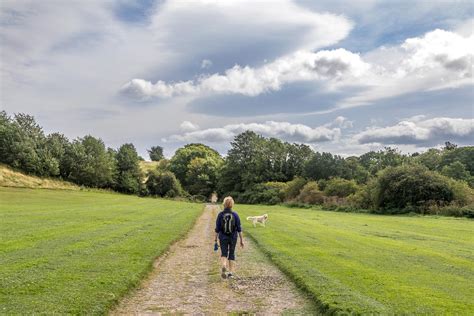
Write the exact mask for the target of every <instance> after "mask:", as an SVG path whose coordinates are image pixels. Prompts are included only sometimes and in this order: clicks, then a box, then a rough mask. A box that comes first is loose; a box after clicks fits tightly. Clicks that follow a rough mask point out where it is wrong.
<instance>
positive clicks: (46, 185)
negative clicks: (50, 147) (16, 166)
mask: <svg viewBox="0 0 474 316" xmlns="http://www.w3.org/2000/svg"><path fill="white" fill-rule="evenodd" d="M0 187H17V188H33V189H34V188H38V189H61V190H79V189H80V187H79V186H77V185H75V184H73V183H70V182H66V181H61V180H55V179H49V178H39V177H36V176H30V175H26V174H24V173H22V172H19V171H15V170H12V169H11V168H9V167H7V166H5V165H2V164H0Z"/></svg>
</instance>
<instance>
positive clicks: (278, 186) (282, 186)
mask: <svg viewBox="0 0 474 316" xmlns="http://www.w3.org/2000/svg"><path fill="white" fill-rule="evenodd" d="M265 187H266V188H267V189H275V190H278V197H279V198H280V200H281V201H284V200H285V195H286V193H285V192H286V190H287V189H288V183H286V182H276V181H273V182H267V183H265Z"/></svg>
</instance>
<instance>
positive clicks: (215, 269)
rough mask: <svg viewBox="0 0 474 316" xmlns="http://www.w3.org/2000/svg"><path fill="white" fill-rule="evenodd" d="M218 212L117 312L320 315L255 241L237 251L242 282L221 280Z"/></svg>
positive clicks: (207, 214) (209, 212)
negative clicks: (216, 243)
mask: <svg viewBox="0 0 474 316" xmlns="http://www.w3.org/2000/svg"><path fill="white" fill-rule="evenodd" d="M217 212H218V208H217V207H216V206H212V205H208V206H206V209H205V210H204V213H203V214H202V215H201V216H200V217H199V219H198V221H197V222H196V225H195V226H194V227H193V228H192V229H191V231H190V232H189V234H188V235H187V237H186V238H185V239H183V240H181V241H179V242H177V243H176V244H175V245H173V246H172V247H171V249H170V250H169V252H168V253H167V254H165V255H164V256H162V257H160V258H159V259H158V260H157V261H156V262H155V265H154V267H155V268H154V270H153V271H152V273H151V274H150V276H149V277H148V278H147V279H146V280H145V281H144V282H143V283H142V285H141V286H140V287H139V288H138V289H137V290H136V291H134V292H133V293H132V294H131V295H130V296H128V297H126V298H125V299H123V300H122V301H121V303H120V304H119V305H118V306H117V308H116V309H114V310H113V311H112V312H111V314H112V315H125V314H127V315H130V314H135V315H145V314H147V315H149V314H156V315H160V314H169V313H180V314H192V315H203V314H221V313H251V314H258V315H276V314H282V313H290V314H312V313H314V305H313V304H312V303H311V301H310V300H308V299H307V298H306V296H304V295H303V294H302V293H301V292H300V291H299V290H298V289H296V287H295V286H294V285H293V283H291V281H289V280H288V278H287V277H286V276H284V275H283V274H282V273H281V272H280V271H279V270H278V269H277V268H276V267H275V266H274V265H273V264H272V263H271V262H270V261H269V260H268V259H267V258H266V257H265V256H264V255H263V254H262V253H261V252H260V251H258V250H257V249H256V247H255V245H254V244H253V243H252V242H251V241H250V240H249V239H245V248H244V249H243V250H242V248H240V246H239V248H238V249H237V273H236V275H237V277H236V279H234V280H222V279H221V277H220V274H219V265H218V260H219V254H218V253H216V252H214V251H212V248H213V247H212V246H213V244H214V240H213V238H214V225H215V218H216V215H217ZM262 229H263V228H262ZM244 235H245V234H244Z"/></svg>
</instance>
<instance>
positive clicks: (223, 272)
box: [221, 267, 227, 279]
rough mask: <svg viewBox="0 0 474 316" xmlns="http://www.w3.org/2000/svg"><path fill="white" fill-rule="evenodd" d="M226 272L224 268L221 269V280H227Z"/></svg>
mask: <svg viewBox="0 0 474 316" xmlns="http://www.w3.org/2000/svg"><path fill="white" fill-rule="evenodd" d="M226 271H227V270H226V268H225V267H222V273H221V277H222V278H223V279H225V278H227V274H226Z"/></svg>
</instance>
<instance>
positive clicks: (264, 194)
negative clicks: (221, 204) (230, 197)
mask: <svg viewBox="0 0 474 316" xmlns="http://www.w3.org/2000/svg"><path fill="white" fill-rule="evenodd" d="M234 199H236V200H237V202H239V203H247V204H269V205H274V204H278V203H281V202H282V200H281V199H280V191H279V190H278V189H276V188H273V187H268V186H266V185H265V184H263V183H259V184H255V185H253V186H251V187H250V188H248V189H247V190H245V192H243V193H240V194H238V195H236V196H234Z"/></svg>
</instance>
